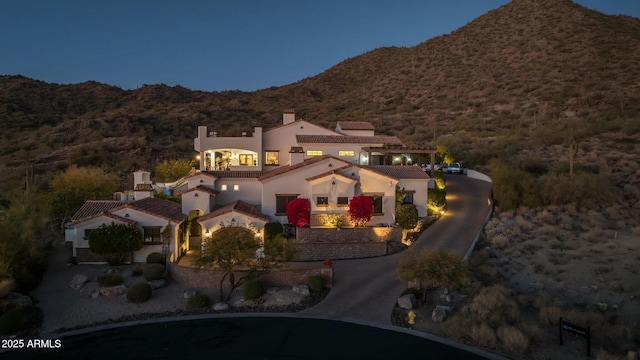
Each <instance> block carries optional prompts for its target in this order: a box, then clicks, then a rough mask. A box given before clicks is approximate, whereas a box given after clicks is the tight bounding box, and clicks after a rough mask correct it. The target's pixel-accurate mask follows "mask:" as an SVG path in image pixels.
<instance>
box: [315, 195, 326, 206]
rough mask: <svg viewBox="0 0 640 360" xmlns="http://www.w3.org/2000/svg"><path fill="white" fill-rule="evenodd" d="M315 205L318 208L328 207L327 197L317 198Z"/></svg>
mask: <svg viewBox="0 0 640 360" xmlns="http://www.w3.org/2000/svg"><path fill="white" fill-rule="evenodd" d="M316 204H317V205H318V206H327V205H329V198H328V197H327V196H318V197H317V198H316Z"/></svg>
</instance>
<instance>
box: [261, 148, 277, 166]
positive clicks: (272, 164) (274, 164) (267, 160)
mask: <svg viewBox="0 0 640 360" xmlns="http://www.w3.org/2000/svg"><path fill="white" fill-rule="evenodd" d="M268 153H275V155H276V162H275V163H269V156H268V155H267V154H268ZM264 166H280V150H265V151H264Z"/></svg>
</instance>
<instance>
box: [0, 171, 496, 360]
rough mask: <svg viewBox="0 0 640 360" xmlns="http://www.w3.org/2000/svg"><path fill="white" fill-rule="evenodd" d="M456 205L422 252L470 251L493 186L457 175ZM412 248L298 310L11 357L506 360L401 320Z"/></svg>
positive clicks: (423, 239)
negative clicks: (396, 320) (404, 260)
mask: <svg viewBox="0 0 640 360" xmlns="http://www.w3.org/2000/svg"><path fill="white" fill-rule="evenodd" d="M447 193H448V194H449V195H448V197H447V203H448V210H447V213H446V215H445V216H444V217H442V218H441V219H439V220H438V221H437V222H435V223H434V224H432V225H431V226H430V227H429V228H427V229H426V230H425V231H424V232H423V233H422V234H421V235H420V238H419V239H418V240H417V241H416V243H415V244H414V245H413V248H414V250H417V251H420V250H422V249H447V250H452V251H454V252H456V253H457V254H459V255H460V256H465V255H466V254H467V253H468V250H469V249H470V247H471V246H472V245H473V243H474V242H475V240H476V239H477V236H478V234H479V232H480V231H481V230H482V227H483V226H484V223H485V221H486V219H487V216H488V215H489V214H490V212H491V203H490V202H489V201H488V199H489V198H490V193H491V185H490V184H488V183H485V182H483V181H480V180H475V179H471V178H468V177H466V176H455V175H453V176H447ZM401 256H402V253H399V254H395V255H391V256H384V257H378V258H371V259H361V260H341V261H334V282H333V287H332V289H331V291H330V292H329V294H328V295H327V297H326V298H325V299H324V300H323V301H322V302H321V303H319V304H318V305H316V306H314V307H312V308H309V309H307V310H304V311H302V312H299V313H296V314H236V315H233V314H231V315H230V314H224V315H210V316H206V317H203V316H197V317H183V318H169V319H154V320H147V321H140V322H134V323H128V324H115V325H109V326H102V327H97V328H92V329H84V330H80V331H76V332H71V333H66V334H59V335H54V336H52V338H53V339H61V340H62V345H63V346H62V349H61V350H53V349H42V350H39V351H34V350H26V349H23V350H15V351H11V352H6V353H1V350H0V358H2V359H3V360H4V359H109V360H113V359H117V360H124V359H205V358H222V359H471V360H473V359H504V358H502V357H499V356H496V355H495V354H491V353H488V352H485V351H482V350H479V349H475V348H472V347H468V346H465V345H461V344H457V343H454V342H452V341H449V340H447V339H443V338H440V337H437V336H434V335H431V334H425V333H420V332H416V331H412V330H408V329H402V328H397V327H393V326H391V313H392V310H393V308H394V306H395V303H396V300H397V298H398V296H399V295H400V294H401V293H402V291H403V290H404V289H405V288H406V284H405V283H403V282H401V281H399V280H398V279H397V275H396V267H397V264H398V260H399V259H400V257H401Z"/></svg>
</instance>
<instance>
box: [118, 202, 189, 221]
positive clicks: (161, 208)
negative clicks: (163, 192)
mask: <svg viewBox="0 0 640 360" xmlns="http://www.w3.org/2000/svg"><path fill="white" fill-rule="evenodd" d="M124 207H127V208H130V209H134V210H138V211H141V212H144V213H147V214H149V215H153V216H155V217H160V218H164V219H167V220H170V221H175V222H181V221H182V220H184V219H186V217H187V216H186V215H184V214H183V213H182V205H181V204H178V203H176V202H173V201H169V200H164V199H159V198H155V197H148V198H144V199H140V200H136V201H133V202H130V203H127V204H126V205H124Z"/></svg>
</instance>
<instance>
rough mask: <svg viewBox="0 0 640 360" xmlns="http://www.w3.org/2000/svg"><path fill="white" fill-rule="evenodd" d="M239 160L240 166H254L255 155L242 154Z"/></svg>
mask: <svg viewBox="0 0 640 360" xmlns="http://www.w3.org/2000/svg"><path fill="white" fill-rule="evenodd" d="M238 159H239V160H238V161H239V162H240V165H245V166H253V155H251V154H240V155H239V156H238Z"/></svg>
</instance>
